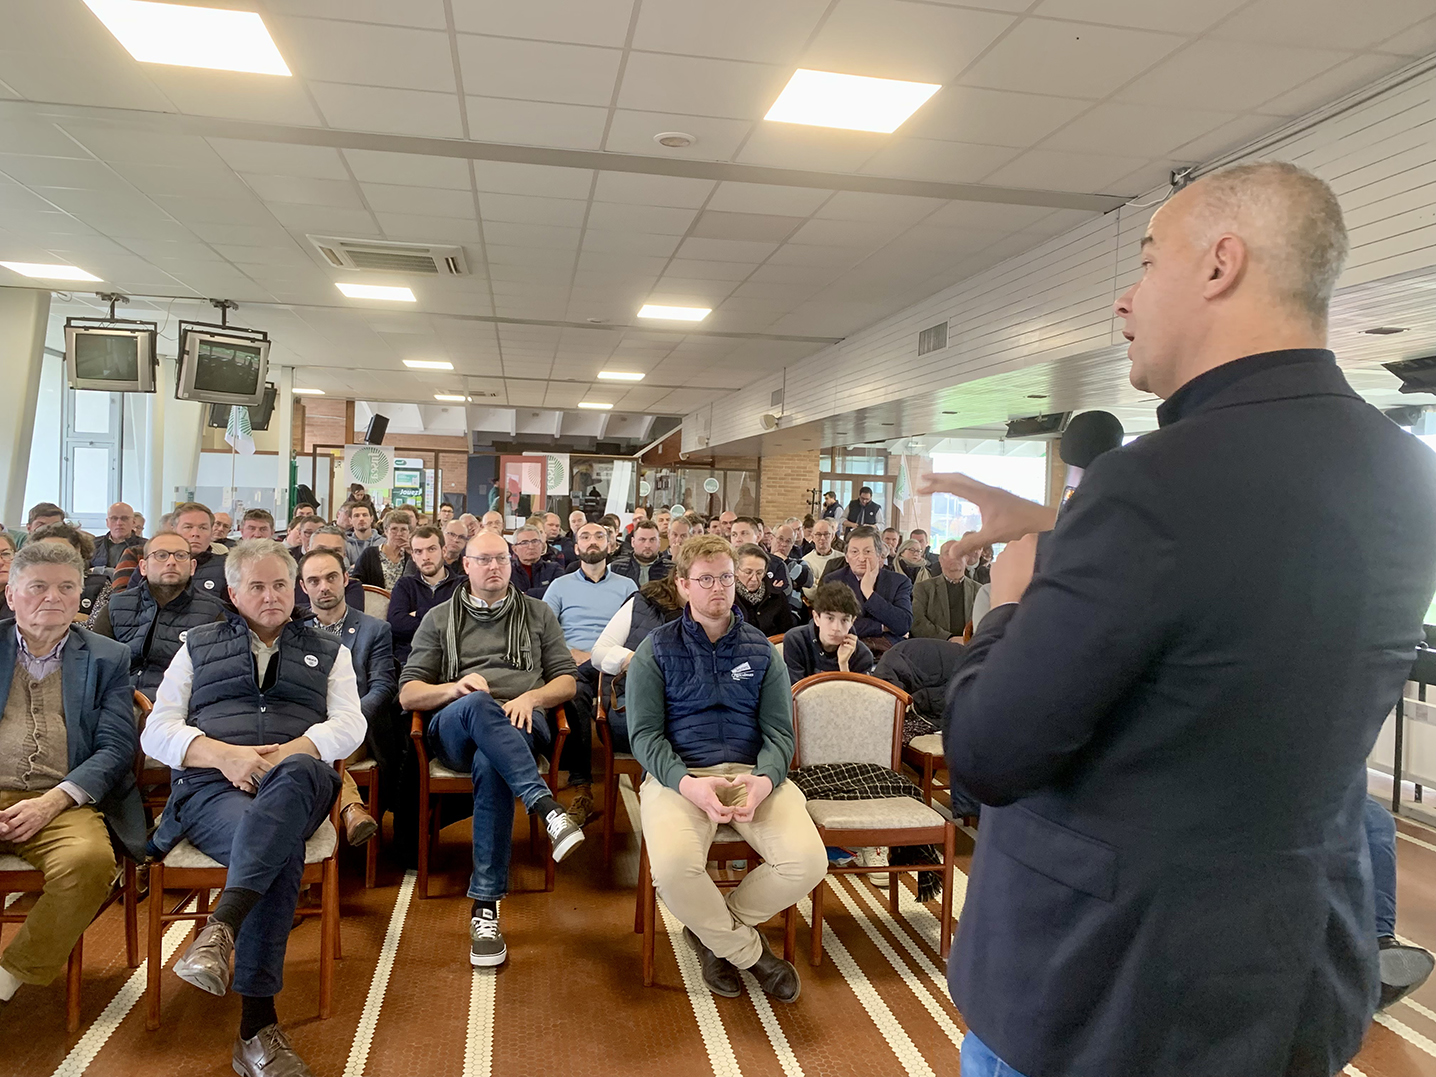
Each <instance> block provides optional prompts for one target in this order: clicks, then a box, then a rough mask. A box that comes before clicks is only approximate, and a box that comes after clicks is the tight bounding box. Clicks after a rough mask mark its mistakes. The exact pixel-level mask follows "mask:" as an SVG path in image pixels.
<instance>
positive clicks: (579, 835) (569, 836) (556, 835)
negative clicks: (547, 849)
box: [543, 806, 583, 864]
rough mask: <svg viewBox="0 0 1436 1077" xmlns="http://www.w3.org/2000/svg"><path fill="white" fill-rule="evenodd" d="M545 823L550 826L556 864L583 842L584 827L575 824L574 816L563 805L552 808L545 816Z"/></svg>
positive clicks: (549, 832) (550, 837) (549, 837)
mask: <svg viewBox="0 0 1436 1077" xmlns="http://www.w3.org/2000/svg"><path fill="white" fill-rule="evenodd" d="M543 824H544V826H545V827H547V828H548V840H549V845H551V846H552V847H553V860H554V863H555V864H557V863H559V862H560V861H561V860H563V858H564V857H566V856H568V854H569V853H571V852H573V851H574V850H575V849H577V848H578V847H579V846H580V845H582V844H583V828H582V827H577V826H574V823H573V817H572V816H570V815H569V814H568V812H566V811H564V809H563V807H562V806H559V807H557V808H552V809H550V810H549V812H548V814H547V815H545V816H544V820H543Z"/></svg>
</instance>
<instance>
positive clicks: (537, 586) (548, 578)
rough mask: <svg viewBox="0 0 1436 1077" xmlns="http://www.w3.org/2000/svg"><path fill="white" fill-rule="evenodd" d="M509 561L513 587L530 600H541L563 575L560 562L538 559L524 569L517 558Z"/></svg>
mask: <svg viewBox="0 0 1436 1077" xmlns="http://www.w3.org/2000/svg"><path fill="white" fill-rule="evenodd" d="M509 560H510V562H511V563H512V565H513V576H512V578H513V584H514V586H515V587H517V588H518V589H519V590H520V591H522V592H523V593H524V594H526V595H528V596H529V597H530V598H543V593H544V592H545V591H547V590H548V585H549V584H551V583H553V581H554V580H556V579H558V578H559V577H560V576H562V575H563V563H562V562H560V561H546V560H543V559H540V560H538V561H535V562H534V563H533V565H532V567H527V568H526V567H525V566H524V565H523V563H522V562H520V561H519V559H518V558H517V557H512V558H510V559H509ZM421 619H422V618H421Z"/></svg>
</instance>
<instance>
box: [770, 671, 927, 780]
mask: <svg viewBox="0 0 1436 1077" xmlns="http://www.w3.org/2000/svg"><path fill="white" fill-rule="evenodd" d="M907 705H908V694H907V693H906V692H904V691H903V690H902V689H901V688H898V687H897V686H896V685H892V684H888V683H887V682H886V681H880V680H878V679H877V678H876V677H869V676H866V675H865V674H862V673H815V674H813V675H812V676H811V677H804V678H803V679H802V680H801V681H799V682H798V683H797V684H795V685H793V736H794V740H795V742H796V743H795V747H794V751H793V765H794V766H795V767H796V766H812V765H814V764H817V763H876V764H877V765H878V766H881V767H888V768H890V769H892V770H897V769H898V767H899V766H900V761H901V758H902V720H903V714H904V712H905V711H906V710H907Z"/></svg>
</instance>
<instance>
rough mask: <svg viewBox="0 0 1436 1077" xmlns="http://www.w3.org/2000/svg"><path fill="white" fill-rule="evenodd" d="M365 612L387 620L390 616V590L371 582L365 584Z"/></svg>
mask: <svg viewBox="0 0 1436 1077" xmlns="http://www.w3.org/2000/svg"><path fill="white" fill-rule="evenodd" d="M364 612H365V613H367V614H368V615H369V616H370V617H377V618H379V620H381V621H383V620H387V619H388V617H389V592H388V591H386V590H384V588H382V587H375V586H374V585H373V584H371V583H366V584H365V585H364Z"/></svg>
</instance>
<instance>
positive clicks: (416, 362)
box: [346, 293, 454, 370]
mask: <svg viewBox="0 0 1436 1077" xmlns="http://www.w3.org/2000/svg"><path fill="white" fill-rule="evenodd" d="M346 294H347V293H346ZM404 365H405V366H406V367H408V368H409V369H410V370H453V369H454V364H453V363H451V362H449V361H448V360H447V359H405V360H404Z"/></svg>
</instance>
